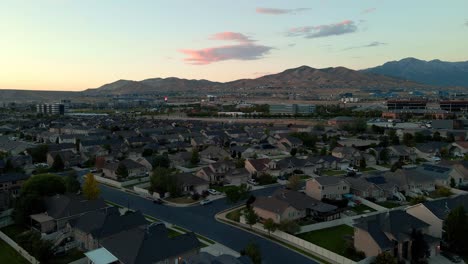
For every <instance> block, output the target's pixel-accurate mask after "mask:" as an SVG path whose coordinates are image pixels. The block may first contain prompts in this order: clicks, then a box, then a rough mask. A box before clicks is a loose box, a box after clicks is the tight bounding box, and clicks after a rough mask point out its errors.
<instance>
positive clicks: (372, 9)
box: [362, 7, 377, 14]
mask: <svg viewBox="0 0 468 264" xmlns="http://www.w3.org/2000/svg"><path fill="white" fill-rule="evenodd" d="M375 10H377V8H375V7H372V8H367V9H364V10H363V11H362V13H363V14H369V13H372V12H375Z"/></svg>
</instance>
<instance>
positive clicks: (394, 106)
mask: <svg viewBox="0 0 468 264" xmlns="http://www.w3.org/2000/svg"><path fill="white" fill-rule="evenodd" d="M426 105H427V101H426V100H388V101H387V108H388V110H390V111H392V110H402V109H407V110H423V109H426Z"/></svg>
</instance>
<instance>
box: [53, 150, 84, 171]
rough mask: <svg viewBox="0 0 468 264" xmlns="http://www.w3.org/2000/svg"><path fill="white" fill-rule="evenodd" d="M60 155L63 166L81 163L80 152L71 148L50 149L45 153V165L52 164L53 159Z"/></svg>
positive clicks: (67, 166)
mask: <svg viewBox="0 0 468 264" xmlns="http://www.w3.org/2000/svg"><path fill="white" fill-rule="evenodd" d="M57 157H60V158H61V159H62V162H63V166H64V168H70V167H73V166H77V165H79V164H80V163H81V156H80V154H78V153H76V152H75V151H73V150H61V151H50V152H48V153H47V165H49V166H52V165H53V164H54V162H55V159H56V158H57Z"/></svg>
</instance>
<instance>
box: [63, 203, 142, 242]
mask: <svg viewBox="0 0 468 264" xmlns="http://www.w3.org/2000/svg"><path fill="white" fill-rule="evenodd" d="M147 224H148V221H147V220H146V219H145V217H144V216H143V214H142V213H141V212H139V211H136V212H132V211H128V212H126V213H125V214H121V213H120V212H119V209H118V208H117V207H111V208H109V209H107V210H106V211H92V212H88V213H85V214H84V215H82V216H80V217H79V218H78V219H76V220H73V221H70V222H69V223H68V228H69V229H70V230H71V233H72V234H71V236H72V237H73V238H74V239H75V241H77V242H78V247H79V248H80V249H81V250H86V251H89V250H94V249H97V248H99V241H101V240H103V239H105V238H107V237H110V236H112V235H115V234H117V233H120V232H122V231H124V230H126V229H130V228H134V227H138V226H146V225H147Z"/></svg>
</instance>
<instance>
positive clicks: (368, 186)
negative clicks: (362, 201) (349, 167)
mask: <svg viewBox="0 0 468 264" xmlns="http://www.w3.org/2000/svg"><path fill="white" fill-rule="evenodd" d="M346 181H347V182H348V183H349V185H350V190H351V193H352V194H354V195H356V196H359V197H363V198H373V199H375V200H377V201H385V200H386V199H387V196H386V194H385V191H384V190H383V189H382V188H380V187H379V186H378V185H377V184H375V183H373V182H369V181H367V180H366V179H365V178H364V177H361V178H354V177H347V178H346Z"/></svg>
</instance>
